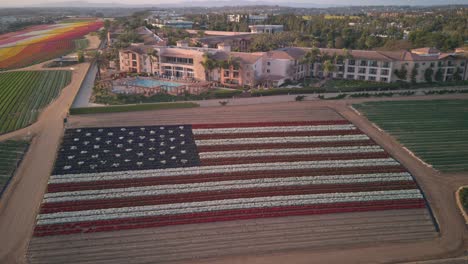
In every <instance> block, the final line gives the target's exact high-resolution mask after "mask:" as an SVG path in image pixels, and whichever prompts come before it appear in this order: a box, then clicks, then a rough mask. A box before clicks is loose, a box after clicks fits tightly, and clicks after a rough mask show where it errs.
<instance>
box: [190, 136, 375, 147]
mask: <svg viewBox="0 0 468 264" xmlns="http://www.w3.org/2000/svg"><path fill="white" fill-rule="evenodd" d="M368 139H369V137H368V136H366V135H364V134H362V135H341V136H310V137H265V138H232V139H231V138H230V139H204V140H195V144H197V146H216V145H240V144H242V145H245V144H265V143H308V142H331V141H332V142H336V141H354V140H368Z"/></svg>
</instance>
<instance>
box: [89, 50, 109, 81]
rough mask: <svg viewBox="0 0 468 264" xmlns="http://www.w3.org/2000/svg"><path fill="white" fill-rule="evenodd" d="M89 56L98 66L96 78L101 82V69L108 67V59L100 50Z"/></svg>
mask: <svg viewBox="0 0 468 264" xmlns="http://www.w3.org/2000/svg"><path fill="white" fill-rule="evenodd" d="M88 56H89V57H91V61H92V62H94V63H95V64H96V67H97V69H98V71H97V74H96V77H97V79H98V80H100V79H101V68H102V67H106V66H107V59H106V57H105V56H104V55H103V54H102V53H101V52H100V51H98V50H94V51H91V52H88Z"/></svg>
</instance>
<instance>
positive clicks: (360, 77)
mask: <svg viewBox="0 0 468 264" xmlns="http://www.w3.org/2000/svg"><path fill="white" fill-rule="evenodd" d="M358 79H359V80H361V81H364V80H365V79H366V76H363V75H359V76H358Z"/></svg>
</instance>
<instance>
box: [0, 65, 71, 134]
mask: <svg viewBox="0 0 468 264" xmlns="http://www.w3.org/2000/svg"><path fill="white" fill-rule="evenodd" d="M70 81H71V72H70V71H14V72H6V73H0V134H3V133H7V132H10V131H13V130H17V129H20V128H23V127H25V126H28V125H30V124H31V123H34V122H35V121H36V119H37V117H38V116H39V113H40V111H41V110H42V109H43V108H44V107H46V106H47V105H48V104H49V103H50V102H51V101H52V100H53V99H55V98H56V97H57V96H58V95H59V93H60V91H61V90H62V88H64V87H65V86H67V85H68V84H69V83H70Z"/></svg>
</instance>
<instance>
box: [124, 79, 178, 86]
mask: <svg viewBox="0 0 468 264" xmlns="http://www.w3.org/2000/svg"><path fill="white" fill-rule="evenodd" d="M129 84H130V85H135V86H143V87H148V88H151V87H155V86H167V87H177V86H181V84H180V83H174V82H168V81H160V80H147V79H136V80H132V81H130V82H129Z"/></svg>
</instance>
